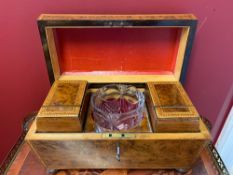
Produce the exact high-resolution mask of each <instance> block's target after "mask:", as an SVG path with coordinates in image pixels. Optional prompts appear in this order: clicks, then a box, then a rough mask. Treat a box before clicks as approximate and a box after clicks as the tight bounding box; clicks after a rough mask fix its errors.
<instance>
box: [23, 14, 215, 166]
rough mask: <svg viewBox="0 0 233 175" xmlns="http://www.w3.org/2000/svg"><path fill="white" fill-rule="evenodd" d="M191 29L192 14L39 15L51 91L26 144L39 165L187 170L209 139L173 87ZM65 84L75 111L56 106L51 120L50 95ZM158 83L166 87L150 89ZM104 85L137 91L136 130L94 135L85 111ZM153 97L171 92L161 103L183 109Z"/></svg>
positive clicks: (179, 91) (189, 43)
mask: <svg viewBox="0 0 233 175" xmlns="http://www.w3.org/2000/svg"><path fill="white" fill-rule="evenodd" d="M196 26H197V18H196V17H195V16H194V15H192V14H149V15H76V14H42V15H41V16H40V17H39V19H38V27H39V31H40V35H41V41H42V45H43V49H44V55H45V59H46V63H47V69H48V74H49V79H50V82H51V85H52V84H53V86H52V89H51V91H50V93H49V95H48V97H47V98H46V100H45V104H44V105H43V106H42V108H41V110H40V112H39V114H38V116H37V118H36V121H34V123H33V124H32V126H31V128H30V129H29V132H28V134H27V136H26V141H27V142H28V144H29V145H30V146H31V147H32V149H33V150H34V152H35V153H36V155H38V157H39V158H40V160H41V162H42V163H43V164H44V165H45V167H47V168H48V169H76V168H77V169H161V168H165V169H183V170H187V169H189V168H190V167H191V166H192V165H193V164H194V163H195V161H196V160H197V158H198V157H199V155H200V153H201V151H202V150H203V148H204V147H205V145H206V143H207V142H208V141H209V140H210V133H209V131H208V129H207V128H206V127H205V125H204V123H203V122H202V120H200V117H199V115H198V113H197V111H196V109H195V108H194V107H193V106H192V105H191V103H190V100H189V99H188V97H187V96H186V94H185V92H184V90H183V89H182V85H181V84H179V83H178V82H183V81H184V78H185V74H186V70H187V64H188V60H189V56H190V53H191V48H192V43H193V40H194V35H195V30H196ZM64 82H66V83H67V82H69V83H70V82H72V83H73V82H74V83H78V84H79V85H78V87H81V86H82V88H76V85H74V86H73V85H72V88H71V89H72V90H69V91H68V92H67V93H65V97H66V98H67V99H70V98H69V96H70V97H72V98H73V97H77V98H75V100H74V101H73V102H74V103H69V104H71V106H73V107H74V106H75V107H74V108H65V107H63V108H62V109H63V111H62V113H63V112H64V111H66V112H65V113H66V114H65V115H63V114H62V115H60V112H61V111H60V112H59V117H57V116H58V115H57V112H58V111H59V109H60V108H57V106H56V105H54V106H53V105H52V107H51V102H52V101H53V98H52V97H51V96H53V95H54V94H55V92H56V89H57V85H59V83H64ZM148 82H156V83H148ZM163 82H164V83H165V84H167V87H163V88H157V87H160V86H162V83H163ZM110 83H126V84H133V85H135V86H138V88H141V89H143V92H144V93H145V95H146V98H147V104H146V106H145V114H146V117H145V118H144V120H143V122H142V125H141V126H140V127H139V128H135V130H133V131H130V132H128V131H122V132H121V131H119V132H106V133H96V132H95V130H94V127H93V125H94V124H93V122H94V121H93V120H92V118H91V114H90V113H91V112H90V111H89V110H88V109H89V108H88V106H90V105H89V101H90V96H91V94H92V93H93V92H94V91H95V90H96V88H98V87H101V86H103V85H104V84H110ZM147 83H148V84H147ZM157 83H158V85H157ZM64 86H65V87H66V85H64ZM169 87H171V88H169ZM65 89H69V88H68V87H67V88H65ZM164 89H165V90H164ZM57 92H60V91H57ZM72 92H74V94H75V95H71V94H73V93H72ZM157 92H159V94H163V95H164V97H166V92H168V93H170V94H171V96H172V97H173V100H174V99H175V100H174V101H171V100H169V99H168V100H167V101H168V102H169V103H168V105H169V104H172V105H173V104H175V105H177V104H178V105H180V104H179V102H182V103H181V106H185V108H184V109H186V110H187V111H186V112H182V111H179V110H178V111H176V110H175V108H174V106H173V108H171V109H169V110H175V111H169V110H168V109H167V108H166V109H167V110H166V111H164V104H163V103H162V104H159V102H158V101H156V100H161V98H160V97H158V96H157V95H158V94H156V93H157ZM51 94H53V95H51ZM61 94H64V93H61ZM176 95H177V97H176ZM54 97H56V96H54ZM59 97H60V96H59ZM156 98H157V99H156ZM56 99H57V97H56V98H55V102H56ZM58 99H59V98H58ZM165 101H166V100H165ZM65 104H66V102H65ZM74 104H75V105H74ZM47 106H48V107H47ZM64 106H65V105H64ZM165 106H166V105H165ZM48 109H49V110H48ZM53 109H55V110H54V111H53ZM86 109H87V110H86ZM67 113H69V114H70V116H68V115H67ZM48 114H49V115H50V117H48ZM55 114H56V115H55ZM165 114H166V115H165ZM181 115H182V117H180V116H181ZM51 116H52V117H51ZM177 116H179V117H177ZM163 119H166V121H165V120H163ZM183 119H184V120H185V121H184V120H183ZM168 121H169V122H168ZM56 122H57V124H56ZM65 122H67V124H65V125H64V123H65ZM82 126H83V129H82Z"/></svg>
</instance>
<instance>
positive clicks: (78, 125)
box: [36, 80, 87, 132]
mask: <svg viewBox="0 0 233 175" xmlns="http://www.w3.org/2000/svg"><path fill="white" fill-rule="evenodd" d="M86 84H87V82H86V81H76V80H71V81H68V80H62V81H56V82H55V83H54V84H53V86H52V88H51V89H50V92H49V93H48V96H47V98H46V99H45V102H44V103H43V105H42V107H41V109H40V111H39V113H38V115H37V117H36V127H37V131H38V132H80V131H81V130H82V126H83V121H84V118H83V115H81V111H80V109H81V105H82V101H83V98H84V93H85V89H86Z"/></svg>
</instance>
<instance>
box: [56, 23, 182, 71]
mask: <svg viewBox="0 0 233 175" xmlns="http://www.w3.org/2000/svg"><path fill="white" fill-rule="evenodd" d="M180 31H181V28H57V29H54V32H55V36H56V40H55V41H56V45H57V50H58V57H59V64H60V65H61V67H60V68H61V72H62V73H64V72H66V73H67V72H72V73H74V72H75V73H78V72H79V73H81V72H82V73H83V72H89V73H90V72H93V71H94V72H95V73H101V72H109V73H112V72H117V73H121V74H122V73H123V74H124V73H126V74H130V73H137V74H169V73H171V72H173V71H174V67H175V62H176V56H177V52H178V44H179V38H180Z"/></svg>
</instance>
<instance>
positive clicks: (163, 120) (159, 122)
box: [147, 82, 200, 132]
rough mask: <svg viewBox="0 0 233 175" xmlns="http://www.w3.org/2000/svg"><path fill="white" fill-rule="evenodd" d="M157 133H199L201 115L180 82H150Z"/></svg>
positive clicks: (152, 110) (151, 105) (153, 116)
mask: <svg viewBox="0 0 233 175" xmlns="http://www.w3.org/2000/svg"><path fill="white" fill-rule="evenodd" d="M147 85H148V88H149V99H151V101H152V102H151V103H152V104H149V107H150V112H151V114H152V118H153V121H154V122H155V124H154V127H155V130H156V132H198V131H199V120H200V117H199V114H198V112H197V110H196V109H195V107H194V106H193V104H192V102H191V100H190V99H189V97H188V95H187V93H186V92H185V90H184V89H183V87H182V85H181V84H180V83H179V82H148V83H147Z"/></svg>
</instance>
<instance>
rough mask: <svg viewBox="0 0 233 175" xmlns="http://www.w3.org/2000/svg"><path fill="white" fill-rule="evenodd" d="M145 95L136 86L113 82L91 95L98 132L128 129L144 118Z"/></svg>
mask: <svg viewBox="0 0 233 175" xmlns="http://www.w3.org/2000/svg"><path fill="white" fill-rule="evenodd" d="M144 103H145V97H144V95H143V93H142V92H140V91H139V90H137V88H136V87H134V86H128V85H122V84H112V85H106V86H104V87H102V88H100V89H98V90H97V92H96V93H94V94H93V95H92V97H91V105H92V108H93V113H92V115H93V118H94V121H95V126H96V132H107V131H114V130H115V131H117V130H118V131H119V130H128V129H131V128H134V127H136V126H138V125H139V124H140V123H141V121H142V119H143V109H144Z"/></svg>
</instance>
